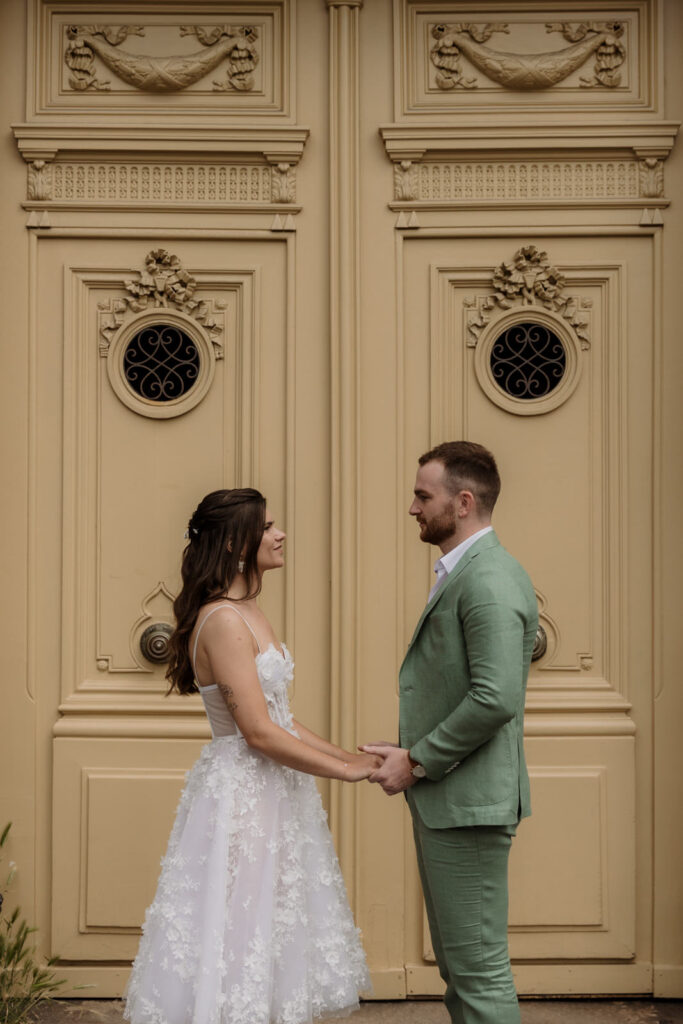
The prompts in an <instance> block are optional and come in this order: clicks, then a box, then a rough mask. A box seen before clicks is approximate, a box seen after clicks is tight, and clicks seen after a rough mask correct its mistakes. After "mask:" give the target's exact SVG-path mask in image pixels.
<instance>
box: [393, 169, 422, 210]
mask: <svg viewBox="0 0 683 1024" xmlns="http://www.w3.org/2000/svg"><path fill="white" fill-rule="evenodd" d="M419 188H420V181H419V169H418V166H417V164H414V163H413V161H412V160H401V162H400V163H397V164H394V199H396V200H397V201H404V202H405V201H410V200H412V199H418V198H419Z"/></svg>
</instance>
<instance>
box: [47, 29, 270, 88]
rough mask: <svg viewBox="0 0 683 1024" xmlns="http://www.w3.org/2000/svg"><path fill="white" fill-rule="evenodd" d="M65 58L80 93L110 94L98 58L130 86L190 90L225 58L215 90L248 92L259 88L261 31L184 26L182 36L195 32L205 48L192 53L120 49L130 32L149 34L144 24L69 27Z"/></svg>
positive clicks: (73, 86)
mask: <svg viewBox="0 0 683 1024" xmlns="http://www.w3.org/2000/svg"><path fill="white" fill-rule="evenodd" d="M66 35H67V38H68V43H67V46H66V49H65V52H64V61H65V63H66V65H67V67H68V68H69V70H70V71H71V76H70V78H69V86H70V87H71V88H72V89H74V90H76V91H78V92H84V91H90V90H93V91H100V92H108V91H109V90H110V89H111V81H110V80H109V79H99V78H98V77H97V71H96V68H95V57H96V56H97V57H98V58H99V60H100V61H102V63H103V64H104V65H105V66H106V67H107V68H108V69H109V70H110V71H112V72H113V73H114V74H115V75H116V76H117V77H118V78H120V79H121V80H122V81H124V82H126V83H127V84H128V85H132V86H134V88H136V89H141V90H143V91H145V92H177V91H179V90H181V89H186V88H187V87H188V86H190V85H193V84H194V83H195V82H198V81H199V80H200V79H202V78H204V77H205V76H206V75H208V74H209V73H210V72H211V71H213V70H214V69H215V68H217V67H218V66H219V65H220V64H221V63H223V62H224V61H225V62H226V77H225V79H224V80H215V81H214V82H213V90H214V91H215V92H227V91H233V90H237V91H240V92H248V91H249V90H251V89H253V87H254V70H255V68H256V66H257V64H258V62H259V54H258V52H257V49H256V40H257V38H258V29H257V28H256V27H255V26H253V25H210V26H208V27H203V26H201V25H181V26H180V35H181V36H188V35H193V36H196V37H197V40H198V41H199V43H201V45H202V46H203V47H204V49H203V50H199V51H196V52H194V53H190V54H175V55H170V56H169V55H163V54H159V55H153V56H150V55H147V54H136V53H131V52H130V51H128V50H125V49H122V48H121V43H123V42H124V41H125V40H126V39H127V38H128V36H131V35H136V36H144V35H145V27H144V26H143V25H70V26H69V27H68V28H67V30H66Z"/></svg>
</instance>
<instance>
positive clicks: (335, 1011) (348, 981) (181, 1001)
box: [124, 645, 370, 1024]
mask: <svg viewBox="0 0 683 1024" xmlns="http://www.w3.org/2000/svg"><path fill="white" fill-rule="evenodd" d="M256 666H257V672H258V677H259V681H260V683H261V686H262V687H263V691H264V694H265V697H266V702H267V704H268V711H269V714H270V716H271V718H272V719H273V721H275V722H277V723H278V724H279V725H281V726H283V728H286V729H288V730H289V731H290V732H293V731H294V729H293V722H292V716H291V712H290V709H289V702H288V685H289V682H290V680H291V679H292V677H293V671H292V670H293V662H292V659H291V656H290V654H289V652H288V651H287V649H286V648H284V647H283V653H281V652H280V651H278V650H277V649H276V648H275V647H273V646H272V645H271V647H269V648H268V649H267V650H265V651H263V652H262V653H261V654H259V655H258V656H257V658H256ZM369 987H370V979H369V975H368V971H367V967H366V963H365V956H364V953H363V949H362V946H361V944H360V937H359V932H358V930H357V929H356V927H355V925H354V922H353V918H352V915H351V911H350V909H349V906H348V902H347V898H346V890H345V887H344V882H343V879H342V876H341V872H340V869H339V864H338V862H337V857H336V854H335V850H334V846H333V844H332V839H331V836H330V833H329V829H328V827H327V817H326V814H325V812H324V810H323V807H322V804H321V801H320V796H319V794H318V790H317V788H316V785H315V782H314V780H313V778H312V776H310V775H305V774H303V773H301V772H297V771H294V770H293V769H291V768H285V767H283V766H282V765H279V764H277V763H276V762H275V761H271V760H270V759H269V758H267V757H266V756H265V755H262V754H259V753H258V752H256V751H253V750H251V749H250V748H249V747H248V746H247V744H246V742H245V740H244V739H243V738H242V737H241V736H240V735H239V734H233V735H229V736H221V737H220V738H218V739H215V740H213V741H212V742H211V743H209V744H207V746H205V747H204V749H203V750H202V752H201V755H200V757H199V759H198V761H197V762H196V764H195V765H194V767H193V768H192V769H191V770H190V771H189V773H188V775H187V779H186V783H185V787H184V789H183V792H182V795H181V798H180V804H179V806H178V811H177V814H176V819H175V823H174V825H173V829H172V832H171V837H170V839H169V844H168V849H167V851H166V855H165V856H164V858H163V859H162V862H161V876H160V878H159V883H158V888H157V893H156V896H155V898H154V902H153V903H152V905H151V907H149V909H148V910H147V914H146V916H145V923H144V926H143V936H142V939H141V941H140V948H139V951H138V955H137V958H136V960H135V963H134V964H133V970H132V973H131V978H130V981H129V983H128V990H127V993H126V1000H127V1001H126V1008H125V1012H124V1017H125V1019H126V1020H129V1021H131V1024H309V1022H312V1021H316V1020H320V1019H322V1018H324V1017H329V1016H341V1015H343V1014H345V1013H347V1012H351V1011H352V1010H353V1009H356V1008H357V1006H358V993H359V991H360V990H363V989H368V988H369Z"/></svg>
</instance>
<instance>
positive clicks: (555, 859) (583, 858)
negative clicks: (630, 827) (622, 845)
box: [510, 765, 607, 928]
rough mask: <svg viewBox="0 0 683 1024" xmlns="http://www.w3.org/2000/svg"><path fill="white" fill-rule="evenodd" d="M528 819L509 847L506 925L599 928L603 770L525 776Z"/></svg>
mask: <svg viewBox="0 0 683 1024" xmlns="http://www.w3.org/2000/svg"><path fill="white" fill-rule="evenodd" d="M530 781H531V789H532V799H533V815H532V816H531V818H530V819H529V820H528V821H525V822H523V824H522V825H521V826H520V829H519V835H518V837H517V838H516V839H515V841H514V843H513V849H514V856H513V858H512V868H511V875H510V925H511V927H513V928H515V927H525V928H530V927H532V928H563V927H590V928H596V927H605V926H606V923H607V922H606V916H605V906H604V905H603V901H604V898H605V896H606V892H607V879H606V877H605V870H606V861H605V855H606V852H607V851H606V848H605V836H606V831H605V830H606V807H605V785H606V769H605V768H593V769H590V768H582V767H581V766H578V765H577V766H576V767H575V768H565V769H560V770H558V769H543V768H540V767H539V768H535V769H533V770H532V772H531V779H530Z"/></svg>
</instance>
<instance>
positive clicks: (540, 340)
mask: <svg viewBox="0 0 683 1024" xmlns="http://www.w3.org/2000/svg"><path fill="white" fill-rule="evenodd" d="M532 318H533V319H532ZM581 364H582V359H581V343H580V341H579V339H578V338H577V336H576V334H575V333H574V331H573V330H572V329H571V327H570V325H569V324H568V323H567V321H566V320H563V319H562V317H561V316H559V315H558V314H557V313H555V312H553V311H552V310H546V309H538V308H535V309H533V310H531V309H529V307H528V306H527V307H526V308H520V309H515V310H511V311H510V312H509V313H507V314H504V315H503V316H501V317H499V318H498V319H497V320H495V321H494V322H493V323H490V324H488V326H487V327H486V329H485V330H484V331H483V332H482V334H481V335H480V337H479V340H478V341H477V346H476V348H475V351H474V371H475V373H476V376H477V380H478V382H479V385H480V387H481V389H482V391H483V392H484V393H485V394H486V396H487V397H488V398H490V400H491V401H492V402H494V403H495V405H498V406H499V407H500V408H501V409H505V410H506V412H512V413H516V415H518V416H537V415H539V414H540V413H545V412H550V411H551V409H556V408H557V407H558V406H560V405H562V404H563V403H564V402H566V401H567V399H568V398H569V397H570V395H572V394H573V392H574V390H575V389H576V387H577V385H578V383H579V380H580V377H581Z"/></svg>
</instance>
